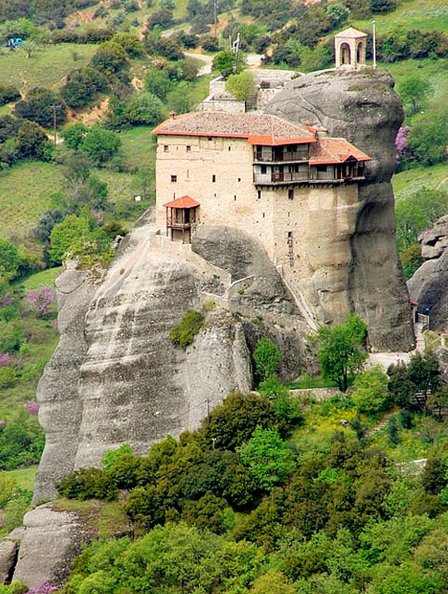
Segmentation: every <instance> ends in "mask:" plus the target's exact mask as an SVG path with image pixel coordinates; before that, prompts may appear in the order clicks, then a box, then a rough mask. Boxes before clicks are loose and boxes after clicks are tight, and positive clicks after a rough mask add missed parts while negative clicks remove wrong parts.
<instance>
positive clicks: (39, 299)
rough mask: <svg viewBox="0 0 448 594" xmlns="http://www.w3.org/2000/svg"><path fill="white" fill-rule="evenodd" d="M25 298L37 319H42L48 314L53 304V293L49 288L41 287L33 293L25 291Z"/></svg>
mask: <svg viewBox="0 0 448 594" xmlns="http://www.w3.org/2000/svg"><path fill="white" fill-rule="evenodd" d="M25 298H26V300H27V301H28V305H29V306H30V307H31V308H32V309H33V310H34V311H35V312H36V315H37V316H38V317H39V318H44V317H45V316H47V315H48V314H49V313H50V308H51V306H52V305H53V303H54V292H53V289H50V287H42V288H41V289H36V290H35V291H27V292H26V293H25Z"/></svg>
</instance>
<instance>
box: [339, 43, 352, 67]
mask: <svg viewBox="0 0 448 594" xmlns="http://www.w3.org/2000/svg"><path fill="white" fill-rule="evenodd" d="M351 63H352V60H351V51H350V46H349V44H348V43H342V44H341V64H342V65H344V66H345V65H349V64H351Z"/></svg>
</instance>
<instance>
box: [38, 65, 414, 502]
mask: <svg viewBox="0 0 448 594" xmlns="http://www.w3.org/2000/svg"><path fill="white" fill-rule="evenodd" d="M269 110H270V111H271V112H273V113H276V114H279V115H281V116H283V117H286V118H288V119H291V120H301V121H304V120H308V121H310V123H312V124H314V125H316V126H321V127H325V128H326V129H328V131H329V132H330V134H331V135H332V136H344V137H346V138H348V139H349V140H350V141H352V142H353V143H354V144H356V145H357V146H358V147H359V148H361V149H362V150H364V151H366V152H367V153H368V154H370V155H371V156H372V157H373V161H372V163H371V164H370V165H369V170H368V174H367V180H366V181H365V182H363V183H361V184H360V189H359V205H358V206H357V208H350V209H344V208H342V207H341V212H338V213H337V217H338V220H339V222H340V223H341V228H343V229H344V230H345V231H344V233H341V234H340V235H338V236H337V237H335V231H334V228H333V227H332V226H331V225H330V223H326V221H327V219H326V218H325V217H323V219H322V221H320V219H319V218H318V217H316V219H315V221H314V222H313V229H314V228H315V229H316V232H315V233H316V234H315V236H313V237H312V241H311V240H310V244H309V246H308V247H309V250H310V251H312V250H314V251H316V246H318V247H319V248H321V249H320V250H319V251H320V252H321V253H328V254H330V253H331V263H330V262H325V258H323V259H322V257H321V258H320V264H319V266H317V267H316V268H315V270H314V271H313V274H312V275H311V276H310V278H309V279H308V283H307V284H306V289H307V292H305V291H303V293H305V298H306V300H308V301H309V302H312V303H318V304H320V307H321V311H322V316H323V317H324V319H327V320H337V319H342V318H344V317H345V315H346V314H347V313H348V311H353V312H356V313H358V314H359V315H360V316H361V317H363V318H364V319H365V320H366V322H367V324H368V327H369V332H370V335H371V338H372V343H373V344H374V345H375V346H376V347H378V348H381V347H382V348H384V349H385V350H387V349H395V350H397V349H401V350H408V349H409V348H410V347H411V345H412V342H413V333H412V327H411V322H410V316H409V307H408V295H407V292H406V286H405V283H404V279H403V276H402V272H401V268H400V266H399V261H398V255H397V251H396V247H395V234H394V215H393V194H392V189H391V186H390V178H391V175H392V172H393V168H394V158H395V157H394V149H393V140H394V137H395V132H396V130H397V128H398V126H399V125H400V123H401V121H402V118H403V112H402V108H401V104H400V102H399V100H398V98H397V96H396V94H395V93H394V91H393V82H392V79H391V78H390V77H389V76H388V75H387V74H386V73H384V72H381V71H376V72H375V71H372V70H370V69H365V70H362V71H360V72H350V73H345V72H336V71H335V72H332V71H330V72H324V73H315V74H311V75H307V76H303V77H301V78H299V79H297V80H295V81H292V82H291V83H290V85H289V87H288V88H287V89H286V90H284V91H282V92H281V93H279V94H278V95H277V97H276V98H275V99H274V100H273V101H272V103H271V104H270V106H269ZM338 253H344V254H345V255H346V254H347V253H348V254H349V257H348V258H345V260H344V261H342V260H341V262H340V263H339V264H335V262H336V261H337V254H338ZM57 290H58V296H59V297H58V298H59V305H60V315H59V327H60V330H61V342H60V345H59V347H58V349H57V351H56V353H55V355H54V357H53V359H52V360H51V362H50V363H49V365H48V366H47V368H46V370H45V373H44V375H43V377H42V379H41V381H40V383H39V388H38V399H39V402H40V413H39V415H40V422H41V424H42V426H43V428H44V430H45V432H46V435H47V440H46V447H45V451H44V454H43V457H42V461H41V464H40V466H39V472H38V475H37V480H36V490H35V502H39V501H41V500H42V499H47V498H51V497H52V496H53V495H54V494H55V488H54V483H55V481H56V480H58V479H59V478H60V477H62V476H64V475H66V474H67V473H68V472H70V471H71V470H73V469H75V468H78V467H82V466H89V465H98V464H100V461H101V458H102V456H103V454H104V453H105V452H106V451H107V450H109V449H112V448H116V447H118V446H119V445H120V444H122V443H124V442H126V443H129V444H130V445H131V446H132V447H133V449H134V450H135V451H136V452H137V453H145V452H146V451H147V449H148V447H149V446H150V445H151V443H153V442H154V441H157V440H159V439H161V438H163V437H164V436H166V435H167V434H171V435H174V436H177V435H179V434H180V433H181V432H182V431H184V430H186V429H194V428H196V427H197V426H198V425H199V423H200V421H201V419H202V418H204V417H205V416H206V415H207V411H208V410H210V409H211V408H212V407H213V406H214V405H216V404H217V403H218V402H220V401H221V400H222V399H223V398H224V397H225V396H226V394H227V393H228V392H230V391H232V390H241V391H246V390H249V389H250V388H251V375H252V374H251V351H252V350H253V347H254V345H255V343H256V340H257V338H259V337H260V336H261V335H267V336H271V337H272V338H273V339H274V340H275V341H276V342H277V343H278V344H279V346H280V347H281V348H282V350H283V351H284V352H285V353H286V356H285V358H284V361H283V366H282V370H281V374H282V376H283V377H284V378H285V379H286V378H290V377H292V376H294V375H296V374H297V372H298V370H299V368H300V367H304V366H306V365H307V360H306V359H307V356H306V346H305V340H304V337H305V336H306V334H307V333H308V332H309V331H310V328H311V320H310V316H309V309H308V308H307V304H306V303H305V302H304V300H303V299H302V298H301V295H302V294H300V299H299V297H298V296H297V293H291V292H290V291H289V289H288V288H287V287H285V285H284V283H283V282H282V279H281V278H280V276H279V273H278V271H277V269H276V268H275V266H274V265H273V264H272V263H271V262H270V260H269V259H268V257H267V255H266V253H265V252H264V250H263V248H262V247H261V246H260V245H259V244H258V243H257V242H256V241H255V240H253V239H251V238H250V237H249V236H247V235H245V234H243V233H242V232H240V231H236V230H232V229H226V228H218V227H206V226H199V227H198V229H197V232H196V234H195V235H194V239H193V243H192V246H191V247H190V246H186V245H182V244H179V243H172V242H170V241H168V239H167V238H165V237H162V236H161V235H158V234H157V233H155V231H154V229H153V228H152V226H151V222H146V223H145V224H143V225H142V226H140V227H137V228H136V229H134V230H133V232H132V233H131V234H130V236H129V237H128V238H126V240H125V241H124V242H123V244H122V246H121V247H120V250H119V254H118V255H117V258H116V260H115V262H114V264H113V265H112V266H111V268H110V269H109V270H108V272H107V274H106V275H105V277H104V279H102V280H101V281H98V280H96V279H95V278H94V277H92V275H90V276H87V275H85V274H84V273H82V272H79V271H76V270H68V271H66V272H64V273H63V274H62V275H61V277H59V279H58V282H57ZM341 294H343V295H344V299H341V298H340V295H341ZM342 302H345V303H347V304H348V305H347V307H346V310H344V311H340V310H338V307H339V305H338V306H337V305H335V304H340V303H342ZM192 308H193V309H201V308H203V309H204V311H206V324H205V326H204V328H203V329H202V330H201V332H200V334H199V335H198V336H197V337H196V340H195V342H194V343H193V345H191V346H190V347H189V348H188V349H187V350H186V351H183V350H180V349H178V348H175V347H174V346H173V345H172V344H171V343H170V341H169V340H168V333H169V331H170V329H171V328H172V326H173V325H174V324H176V323H178V322H179V321H180V319H181V318H182V316H183V314H184V313H185V312H186V311H187V310H188V309H192Z"/></svg>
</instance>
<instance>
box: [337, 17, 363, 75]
mask: <svg viewBox="0 0 448 594" xmlns="http://www.w3.org/2000/svg"><path fill="white" fill-rule="evenodd" d="M366 42H367V33H363V32H362V31H358V30H357V29H354V28H353V27H349V28H348V29H345V30H344V31H341V33H338V34H337V35H335V37H334V49H335V56H336V68H341V67H343V68H359V67H360V66H365V65H366Z"/></svg>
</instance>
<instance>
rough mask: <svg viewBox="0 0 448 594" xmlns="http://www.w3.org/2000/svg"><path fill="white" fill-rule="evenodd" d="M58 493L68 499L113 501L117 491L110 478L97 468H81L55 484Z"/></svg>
mask: <svg viewBox="0 0 448 594" xmlns="http://www.w3.org/2000/svg"><path fill="white" fill-rule="evenodd" d="M56 489H57V490H58V493H59V494H60V495H63V496H64V497H67V498H68V499H79V500H80V501H86V500H87V499H94V498H96V499H105V500H106V501H113V500H114V499H116V498H117V494H118V491H117V489H116V487H115V485H113V483H112V481H111V480H110V478H109V477H108V476H107V474H105V473H104V472H103V471H102V470H100V469H99V468H81V469H80V470H76V471H75V472H72V473H71V474H69V475H68V476H66V477H64V478H63V479H61V480H60V481H59V482H58V483H57V484H56Z"/></svg>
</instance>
